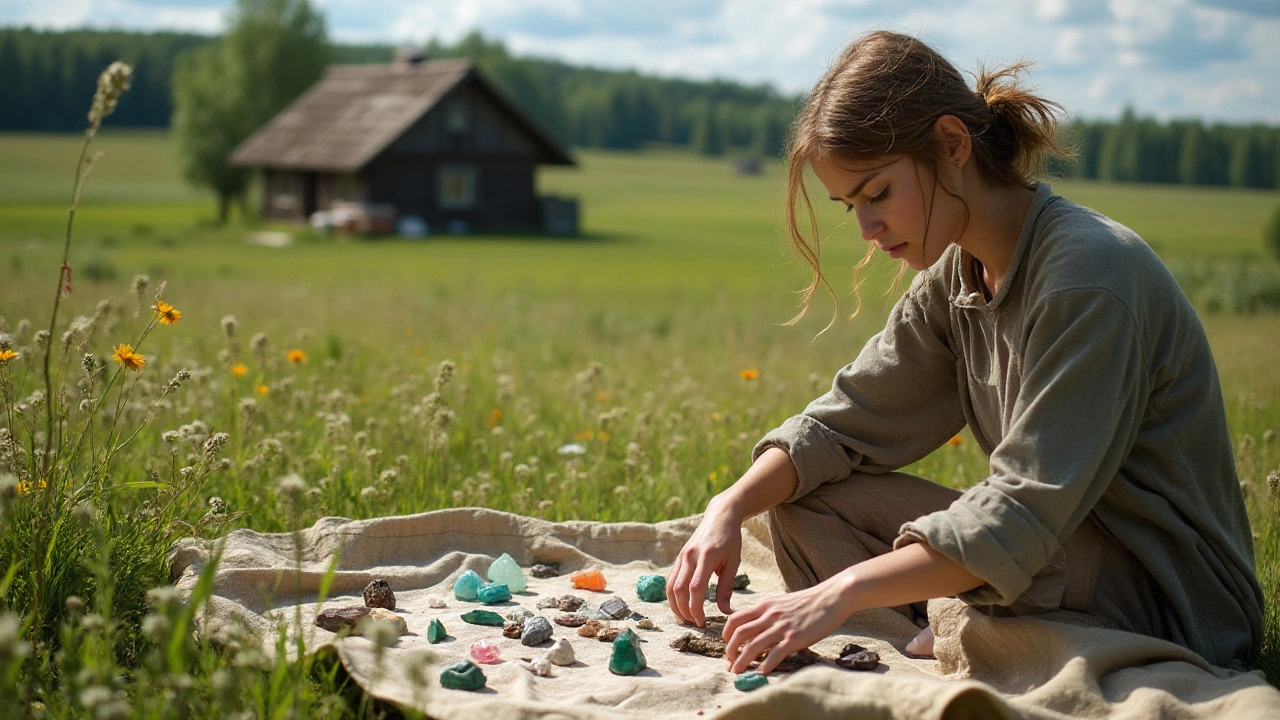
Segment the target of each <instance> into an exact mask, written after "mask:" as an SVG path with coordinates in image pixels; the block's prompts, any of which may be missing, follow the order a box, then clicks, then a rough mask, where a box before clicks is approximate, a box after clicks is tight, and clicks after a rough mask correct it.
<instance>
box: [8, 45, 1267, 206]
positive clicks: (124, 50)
mask: <svg viewBox="0 0 1280 720" xmlns="http://www.w3.org/2000/svg"><path fill="white" fill-rule="evenodd" d="M212 39H213V38H211V37H208V36H204V35H194V34H183V33H130V32H120V31H91V30H76V31H67V32H50V31H38V30H31V29H25V28H6V29H0V131H16V130H24V131H45V132H64V131H75V130H79V129H81V128H83V127H84V125H85V118H84V98H86V97H91V96H92V95H93V90H94V85H95V82H96V79H97V75H98V73H99V72H100V71H101V69H102V68H104V67H106V65H107V64H109V63H110V62H111V61H112V60H115V59H123V60H125V61H127V62H130V63H132V64H133V65H134V67H135V75H134V81H133V90H132V91H131V92H130V93H129V94H128V95H127V96H125V98H124V99H123V100H122V102H121V103H120V107H119V108H118V109H117V110H116V113H115V115H113V116H112V117H111V119H110V123H109V124H111V125H115V126H129V127H168V126H169V124H170V120H171V117H172V115H173V99H172V98H173V93H172V87H171V79H172V76H173V69H174V67H175V63H176V60H177V57H178V56H179V55H181V54H182V53H184V52H187V51H189V50H192V49H195V48H198V47H200V46H202V45H204V44H206V43H208V42H210V41H211V40H212ZM393 53H394V48H392V47H391V46H385V45H364V46H361V45H335V46H334V47H333V56H334V59H335V61H336V62H342V63H367V62H388V61H390V59H391V57H392V55H393ZM427 54H428V56H429V57H434V58H449V57H473V58H475V59H476V62H477V63H478V65H479V66H480V68H481V70H482V71H483V72H484V73H485V75H486V76H487V77H489V78H490V79H491V80H492V81H493V82H494V84H496V85H497V86H498V87H499V88H500V89H501V90H502V91H503V92H505V93H506V94H507V95H508V96H509V97H511V98H512V99H513V100H514V101H515V102H516V103H518V104H519V105H520V106H521V107H522V108H523V109H524V110H525V112H527V113H528V114H529V115H530V116H531V117H533V118H534V119H535V120H537V121H538V122H539V124H540V125H542V126H543V127H544V128H546V129H547V130H548V131H549V132H550V133H552V134H553V135H555V136H556V137H558V138H560V139H561V140H562V141H564V142H566V143H568V144H571V145H575V146H580V147H603V148H614V149H639V148H642V147H646V146H650V145H653V144H671V145H686V146H690V147H692V148H694V149H695V150H697V151H699V152H702V153H704V154H707V155H720V154H724V153H752V154H756V155H761V156H777V155H779V154H781V152H782V148H783V143H784V140H785V136H786V129H787V126H788V124H789V122H790V120H791V118H792V116H793V114H794V113H795V112H796V111H797V110H798V108H799V107H800V103H801V101H802V98H799V97H787V96H784V95H781V94H780V93H778V92H777V91H776V90H774V89H773V88H771V87H769V86H765V85H761V86H745V85H741V84H737V83H731V82H725V81H709V82H695V81H688V80H679V79H670V78H658V77H652V76H646V75H642V74H639V73H637V72H634V71H632V72H621V71H613V70H599V69H593V68H585V67H578V66H574V65H568V64H565V63H561V62H557V61H553V60H543V59H535V58H516V57H512V56H511V55H510V54H509V53H508V52H507V50H506V49H505V47H504V46H503V45H502V44H501V43H500V42H495V41H489V40H486V39H485V38H483V37H481V36H480V35H476V34H473V35H470V36H468V37H466V38H464V39H462V40H461V41H460V42H458V43H457V44H454V45H445V44H441V43H438V42H435V41H433V42H432V43H430V44H429V45H428V47H427ZM1070 132H1071V137H1072V141H1073V143H1074V145H1075V146H1076V148H1077V149H1078V151H1079V154H1078V158H1077V160H1076V161H1075V162H1072V163H1067V164H1061V165H1059V166H1057V167H1055V168H1053V169H1052V170H1053V173H1054V174H1055V175H1059V176H1065V177H1073V178H1089V179H1098V180H1111V181H1125V182H1159V183H1193V184H1200V185H1234V186H1243V187H1255V188H1275V187H1280V127H1273V126H1267V125H1260V124H1259V125H1225V124H1205V123H1203V122H1201V121H1199V120H1175V121H1170V122H1158V121H1156V120H1153V119H1150V118H1139V117H1136V116H1135V115H1134V114H1133V113H1132V112H1126V113H1124V114H1123V115H1122V116H1121V117H1120V118H1119V119H1117V120H1090V121H1075V122H1073V123H1072V124H1071V126H1070Z"/></svg>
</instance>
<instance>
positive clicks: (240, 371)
mask: <svg viewBox="0 0 1280 720" xmlns="http://www.w3.org/2000/svg"><path fill="white" fill-rule="evenodd" d="M247 372H249V368H247V367H245V366H244V363H236V364H235V365H232V366H231V374H232V375H235V376H236V377H240V376H241V375H244V374H245V373H247Z"/></svg>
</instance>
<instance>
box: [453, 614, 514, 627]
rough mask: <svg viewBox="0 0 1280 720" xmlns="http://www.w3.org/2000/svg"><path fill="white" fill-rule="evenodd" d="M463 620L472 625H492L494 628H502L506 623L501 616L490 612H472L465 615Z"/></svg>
mask: <svg viewBox="0 0 1280 720" xmlns="http://www.w3.org/2000/svg"><path fill="white" fill-rule="evenodd" d="M462 620H463V622H469V623H471V624H472V625H492V626H494V627H502V623H504V622H506V621H505V620H503V619H502V616H501V615H499V614H498V613H496V612H490V611H489V610H472V611H471V612H469V613H466V614H464V615H463V616H462Z"/></svg>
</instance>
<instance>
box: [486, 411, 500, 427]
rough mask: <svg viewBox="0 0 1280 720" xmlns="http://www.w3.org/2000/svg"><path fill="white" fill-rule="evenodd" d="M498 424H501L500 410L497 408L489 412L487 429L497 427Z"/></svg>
mask: <svg viewBox="0 0 1280 720" xmlns="http://www.w3.org/2000/svg"><path fill="white" fill-rule="evenodd" d="M500 422H502V410H501V409H499V408H494V409H492V410H490V411H489V422H488V423H487V424H488V426H489V427H493V426H495V425H497V424H498V423H500Z"/></svg>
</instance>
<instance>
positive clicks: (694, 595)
mask: <svg viewBox="0 0 1280 720" xmlns="http://www.w3.org/2000/svg"><path fill="white" fill-rule="evenodd" d="M716 500H717V498H713V499H712V500H711V502H710V503H708V505H707V511H706V512H705V513H703V515H702V521H701V522H699V523H698V528H697V529H696V530H694V531H693V535H692V536H691V537H690V538H689V541H688V542H686V543H685V544H684V548H683V549H681V550H680V554H679V555H677V556H676V562H675V565H673V566H672V568H671V574H670V575H669V576H668V577H667V603H668V604H669V605H671V610H672V611H673V612H675V614H676V616H677V617H679V618H681V619H682V620H684V621H685V622H689V623H693V624H694V625H696V626H698V627H705V626H706V617H705V615H704V614H703V612H702V603H703V599H704V598H705V597H706V592H707V584H708V583H709V582H710V580H711V576H712V575H715V576H716V577H717V582H716V605H717V606H718V607H719V608H720V612H722V613H724V614H725V615H728V614H729V613H731V612H732V610H731V609H730V607H729V598H730V597H732V595H733V578H734V575H735V574H736V573H737V572H738V563H739V562H741V560H742V516H741V514H739V513H737V512H735V511H734V510H733V509H731V508H728V507H725V506H723V505H721V504H719V503H717V502H716Z"/></svg>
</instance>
